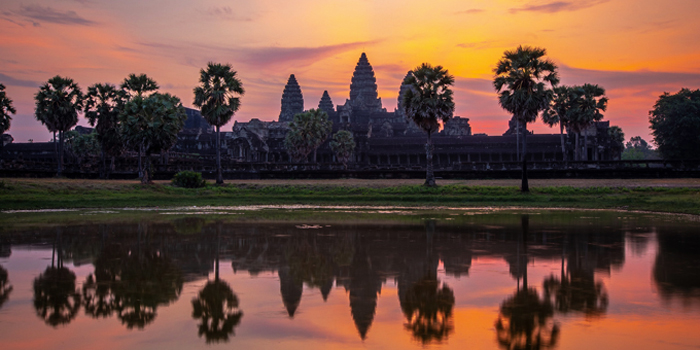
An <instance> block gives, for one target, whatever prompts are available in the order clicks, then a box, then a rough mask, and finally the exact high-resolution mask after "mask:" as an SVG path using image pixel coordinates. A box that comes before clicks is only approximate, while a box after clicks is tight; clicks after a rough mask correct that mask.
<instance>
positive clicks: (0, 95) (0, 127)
mask: <svg viewBox="0 0 700 350" xmlns="http://www.w3.org/2000/svg"><path fill="white" fill-rule="evenodd" d="M10 114H17V110H15V108H14V107H13V106H12V100H11V99H10V98H9V97H7V94H6V93H5V85H2V84H0V135H2V134H4V133H5V131H7V130H10V121H11V120H12V117H10ZM0 143H2V140H0Z"/></svg>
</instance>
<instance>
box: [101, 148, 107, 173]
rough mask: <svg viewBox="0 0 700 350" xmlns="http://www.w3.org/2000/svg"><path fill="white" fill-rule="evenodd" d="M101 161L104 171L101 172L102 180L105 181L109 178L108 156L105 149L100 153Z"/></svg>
mask: <svg viewBox="0 0 700 350" xmlns="http://www.w3.org/2000/svg"><path fill="white" fill-rule="evenodd" d="M100 160H101V161H102V169H101V170H102V171H101V172H100V179H105V178H106V177H107V155H106V154H105V150H104V149H103V150H102V152H100Z"/></svg>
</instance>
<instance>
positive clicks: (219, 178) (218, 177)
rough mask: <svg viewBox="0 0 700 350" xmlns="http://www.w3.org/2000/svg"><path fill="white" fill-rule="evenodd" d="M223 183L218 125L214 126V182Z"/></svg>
mask: <svg viewBox="0 0 700 350" xmlns="http://www.w3.org/2000/svg"><path fill="white" fill-rule="evenodd" d="M223 183H224V176H223V174H221V130H220V126H219V125H217V126H216V184H217V185H221V184H223Z"/></svg>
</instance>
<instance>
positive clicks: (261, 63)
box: [118, 41, 379, 69]
mask: <svg viewBox="0 0 700 350" xmlns="http://www.w3.org/2000/svg"><path fill="white" fill-rule="evenodd" d="M377 42H379V41H362V42H351V43H343V44H337V45H325V46H316V47H279V46H268V47H233V48H228V47H220V46H212V45H203V44H196V43H182V44H162V43H156V42H140V43H137V45H139V46H141V47H145V48H149V49H153V50H155V53H157V54H161V55H166V56H173V55H176V54H177V55H179V56H181V58H180V61H181V63H182V64H185V65H191V66H194V67H201V66H202V65H203V64H206V62H207V61H211V60H212V59H213V58H215V57H218V58H217V59H221V57H231V58H230V59H231V60H232V61H233V63H238V64H244V65H248V66H252V67H256V68H257V69H261V68H270V67H285V68H286V67H295V68H297V69H299V68H302V67H306V66H309V65H311V64H313V63H315V62H317V61H320V60H323V59H325V58H328V57H332V56H333V55H337V54H339V53H343V52H346V51H350V50H357V49H362V48H364V47H368V46H370V45H373V44H376V43H377ZM118 49H119V50H120V51H137V50H135V49H133V48H128V47H119V48H118ZM145 54H148V53H145ZM151 54H152V53H151ZM183 54H187V55H190V56H187V57H185V56H183ZM358 56H359V54H358Z"/></svg>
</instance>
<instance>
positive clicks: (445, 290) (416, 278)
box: [399, 220, 455, 344]
mask: <svg viewBox="0 0 700 350" xmlns="http://www.w3.org/2000/svg"><path fill="white" fill-rule="evenodd" d="M435 226H436V222H435V220H427V221H426V222H425V242H426V245H425V253H424V254H423V259H417V257H414V259H412V260H413V261H412V262H411V263H410V264H409V265H408V266H407V269H406V270H404V273H403V274H402V275H401V276H400V282H399V299H400V304H401V310H402V311H403V314H404V316H405V317H406V321H407V322H406V324H405V326H406V329H407V330H408V331H410V332H411V334H412V335H413V339H414V340H417V341H420V342H421V343H422V344H428V343H431V342H438V343H439V342H441V341H443V340H446V339H447V337H448V335H449V334H450V333H451V332H452V331H453V330H454V325H453V323H452V308H453V307H454V304H455V297H454V292H453V291H452V289H450V287H448V286H447V285H446V284H443V285H442V286H440V281H439V280H438V279H437V266H438V258H437V256H435V253H434V250H435V247H434V238H435ZM421 260H423V261H422V262H421Z"/></svg>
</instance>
